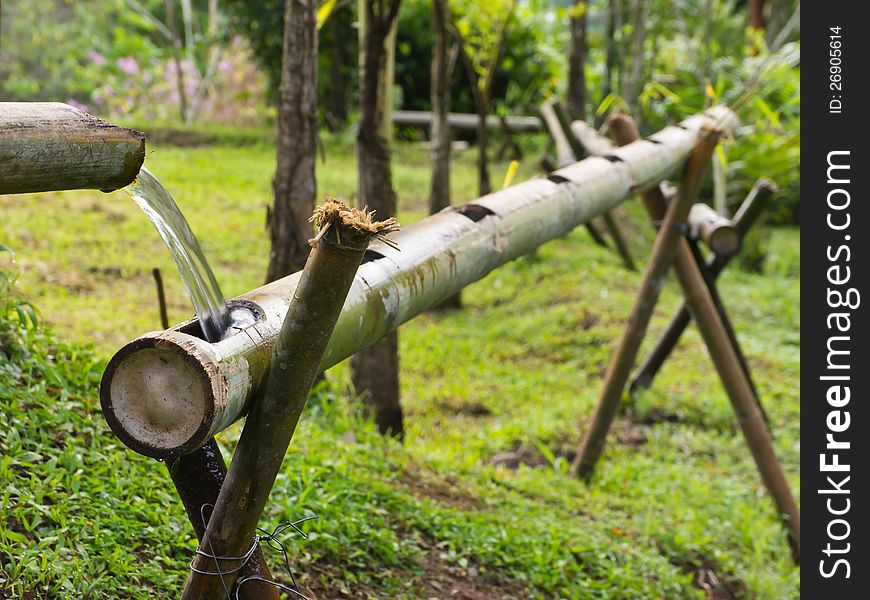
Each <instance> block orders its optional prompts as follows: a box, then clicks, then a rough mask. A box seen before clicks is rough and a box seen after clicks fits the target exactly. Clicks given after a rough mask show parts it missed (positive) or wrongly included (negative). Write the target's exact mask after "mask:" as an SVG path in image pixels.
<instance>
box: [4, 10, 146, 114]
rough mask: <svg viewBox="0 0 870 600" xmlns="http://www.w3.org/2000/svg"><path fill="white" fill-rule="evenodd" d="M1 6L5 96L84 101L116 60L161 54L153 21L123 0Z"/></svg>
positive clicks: (112, 68) (143, 59)
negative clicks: (144, 17) (149, 20)
mask: <svg viewBox="0 0 870 600" xmlns="http://www.w3.org/2000/svg"><path fill="white" fill-rule="evenodd" d="M152 3H153V4H156V2H152ZM159 4H162V2H161V3H159ZM0 11H2V15H0V28H2V30H0V40H2V43H0V99H3V100H37V99H38V100H59V101H65V100H66V99H68V98H72V99H74V100H76V101H79V102H88V101H89V100H90V94H91V91H92V90H93V89H94V88H95V87H97V86H98V85H99V81H100V79H101V76H102V75H103V74H104V73H105V72H106V70H108V71H113V70H115V69H117V68H118V67H117V66H116V65H115V60H116V59H118V58H122V57H128V56H135V57H137V59H138V60H140V61H142V62H147V61H149V60H151V59H152V58H155V57H157V56H159V55H160V49H159V47H158V44H157V38H156V37H155V35H154V31H153V26H151V25H150V24H149V23H148V22H147V21H145V20H144V19H143V18H142V17H141V16H140V15H139V14H137V13H135V12H133V11H131V10H129V9H128V8H126V7H125V4H124V2H123V0H108V1H100V0H77V1H75V2H71V1H66V0H26V1H25V0H11V1H10V0H6V1H4V2H3V3H2V4H0ZM94 56H99V57H100V58H99V59H98V60H97V61H95V60H94V59H93V57H94ZM104 66H105V69H104V68H103V67H104Z"/></svg>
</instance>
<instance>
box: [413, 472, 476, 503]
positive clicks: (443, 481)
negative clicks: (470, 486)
mask: <svg viewBox="0 0 870 600" xmlns="http://www.w3.org/2000/svg"><path fill="white" fill-rule="evenodd" d="M401 482H402V483H403V484H404V486H405V487H406V489H407V490H408V492H409V493H410V494H411V495H412V496H414V497H415V498H429V499H431V500H434V501H435V502H437V503H438V504H441V505H442V506H447V507H450V508H455V509H456V510H463V511H472V510H483V509H485V508H486V504H484V502H483V500H481V499H480V498H478V497H477V496H474V495H473V494H471V493H470V492H469V491H468V490H465V489H463V488H462V487H461V485H460V484H459V480H458V479H457V478H456V477H454V476H452V475H447V476H446V477H444V478H440V477H438V476H435V475H432V476H430V475H429V474H427V473H426V472H425V471H420V472H419V473H412V472H410V471H402V474H401Z"/></svg>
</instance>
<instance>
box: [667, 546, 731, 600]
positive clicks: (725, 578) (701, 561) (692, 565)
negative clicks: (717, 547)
mask: <svg viewBox="0 0 870 600" xmlns="http://www.w3.org/2000/svg"><path fill="white" fill-rule="evenodd" d="M659 552H661V553H662V554H663V555H665V556H666V557H667V558H668V560H669V561H670V562H671V564H673V565H674V566H676V567H679V568H680V570H681V571H683V572H684V573H688V574H691V575H692V585H693V586H695V587H696V588H698V589H699V590H703V591H704V599H705V600H742V599H744V598H746V597H747V593H746V592H747V590H746V584H745V583H744V582H743V581H741V580H740V579H737V578H736V577H733V576H731V575H729V574H728V573H723V572H721V571H720V570H719V567H718V565H717V564H716V562H715V561H713V560H711V559H709V558H706V557H703V556H702V557H699V558H697V559H692V560H682V561H681V560H677V559H675V558H674V557H672V556H669V555H668V553H667V552H666V551H665V550H664V549H662V548H659Z"/></svg>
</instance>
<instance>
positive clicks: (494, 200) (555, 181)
mask: <svg viewBox="0 0 870 600" xmlns="http://www.w3.org/2000/svg"><path fill="white" fill-rule="evenodd" d="M735 121H736V118H735V117H734V115H733V113H731V111H730V110H728V109H726V108H724V107H716V108H713V109H710V110H708V111H706V112H705V113H703V114H699V115H696V116H693V117H690V118H688V119H686V120H684V121H683V122H682V123H680V124H679V125H675V126H671V127H667V128H665V129H663V130H662V131H660V132H658V133H657V134H655V135H654V136H652V137H651V138H650V139H649V140H641V141H638V142H635V143H633V144H630V145H628V146H625V147H623V148H619V149H615V150H614V151H613V152H612V153H611V154H609V155H608V156H606V157H592V158H587V159H585V160H583V161H580V162H578V163H575V164H573V165H569V166H567V167H565V168H562V169H559V170H557V171H555V172H554V173H552V174H551V175H550V177H549V178H547V179H535V180H531V181H527V182H524V183H521V184H518V185H515V186H513V187H511V188H508V189H505V190H501V191H498V192H495V193H492V194H489V195H487V196H484V197H482V198H478V199H477V200H474V201H472V202H470V203H468V204H465V205H462V206H458V207H451V208H448V209H446V210H444V211H442V212H440V213H438V214H436V215H433V216H431V217H429V218H427V219H424V220H422V221H420V222H418V223H415V224H413V225H411V226H410V227H407V228H405V229H404V230H403V231H401V232H399V233H397V234H395V235H394V236H393V238H392V239H394V240H395V242H396V243H397V244H399V246H400V247H401V251H399V250H397V249H395V248H393V247H391V246H390V245H387V244H384V243H380V242H375V243H373V244H372V246H371V247H370V248H369V250H368V251H367V252H366V258H365V259H364V260H363V263H364V264H363V265H362V266H361V268H360V270H359V272H358V274H357V276H356V277H355V279H354V281H353V284H352V286H351V289H350V292H349V295H348V299H347V301H346V302H345V304H344V308H343V309H342V312H341V315H340V316H339V319H338V323H337V324H336V327H335V331H334V332H333V335H332V337H331V339H330V341H329V344H328V346H327V349H326V355H325V357H324V359H323V361H322V363H321V366H320V368H321V370H324V369H327V368H329V367H330V366H332V365H335V364H336V363H338V362H340V361H341V360H343V359H344V358H346V357H348V356H350V355H351V354H353V353H354V352H356V351H357V350H359V349H361V348H364V347H366V346H368V345H370V344H372V343H374V342H376V341H378V340H379V339H381V338H382V337H383V336H384V335H385V334H386V333H388V332H389V331H392V330H393V329H395V328H396V327H398V326H399V325H401V324H402V323H405V322H406V321H408V320H410V319H412V318H413V317H415V316H416V315H418V314H420V313H422V312H424V311H426V310H427V309H429V308H431V307H433V306H436V305H437V304H438V303H440V302H442V301H443V300H444V299H445V298H447V297H449V296H451V295H452V294H455V293H456V292H458V291H459V290H461V289H462V288H463V287H465V286H466V285H468V284H470V283H472V282H474V281H477V280H479V279H481V278H482V277H484V276H485V275H486V274H487V273H489V272H490V271H492V270H493V269H495V268H497V267H499V266H501V265H503V264H504V263H506V262H508V261H510V260H512V259H514V258H517V257H519V256H522V255H523V254H526V253H528V252H530V251H531V250H533V249H534V248H536V247H537V246H539V245H541V244H543V243H545V242H547V241H549V240H552V239H555V238H557V237H560V236H562V235H564V234H566V233H568V232H569V231H571V230H572V229H574V228H575V227H577V226H578V225H582V224H584V223H586V222H588V221H589V220H590V219H592V218H593V217H595V216H597V215H600V214H602V213H603V212H605V211H607V210H609V209H611V208H613V207H615V206H617V205H618V204H620V203H621V202H623V201H625V200H626V199H627V198H629V197H630V196H632V195H634V194H636V193H638V192H640V191H643V190H644V189H647V188H649V187H651V186H654V185H657V184H658V183H659V182H660V181H662V180H663V179H664V178H665V177H667V176H668V175H670V174H671V173H672V172H673V171H674V170H675V169H677V168H679V166H680V165H681V163H682V161H683V160H684V159H685V157H686V156H688V154H689V152H690V151H691V150H692V149H693V147H694V146H695V145H696V143H697V142H698V140H699V134H700V132H701V131H702V130H703V129H705V128H709V127H720V128H729V127H731V126H733V125H734V123H735ZM298 280H299V273H297V274H294V275H290V276H289V277H285V278H283V279H280V280H278V281H275V282H273V283H270V284H268V285H265V286H263V287H261V288H259V289H257V290H254V291H252V292H249V293H247V294H244V295H242V296H240V297H239V298H236V299H234V300H231V301H230V302H229V303H228V305H229V306H230V307H231V308H232V307H245V308H247V309H248V310H250V311H251V312H252V313H253V314H254V315H255V318H256V322H254V323H253V324H251V325H249V326H246V327H238V328H235V329H232V330H231V331H230V332H228V335H227V336H226V337H225V338H224V339H222V340H220V341H218V342H215V343H209V342H208V341H206V340H205V339H203V334H202V330H201V328H200V327H199V324H198V323H197V322H196V321H190V322H187V323H183V324H181V325H179V326H177V327H174V328H172V329H170V330H167V331H162V332H154V333H149V334H146V335H144V336H142V337H140V338H138V339H136V340H134V341H132V342H131V343H129V344H128V345H127V346H125V347H123V348H122V349H121V350H120V351H119V352H118V353H117V354H116V355H115V356H114V357H113V358H112V360H111V361H110V362H109V365H108V367H107V369H106V372H105V374H104V377H103V382H102V385H101V391H100V396H101V402H102V405H103V410H104V414H105V416H106V419H107V420H108V422H109V425H110V426H111V428H112V430H113V431H114V432H115V433H116V435H118V437H119V438H120V439H121V440H122V441H123V442H124V443H125V444H127V445H128V446H130V447H131V448H133V449H134V450H136V451H137V452H140V453H142V454H145V455H148V456H152V457H155V458H162V459H173V458H175V457H178V456H181V455H183V454H186V453H189V452H192V451H194V450H196V449H198V448H200V447H202V446H203V444H205V443H206V442H207V441H208V440H209V439H210V438H211V437H212V436H214V435H215V434H216V433H218V432H220V431H222V430H223V429H225V428H226V427H227V426H229V425H230V424H231V423H233V422H234V421H235V420H237V419H238V418H240V417H241V416H243V415H244V414H245V412H246V410H247V407H248V404H249V402H250V400H251V398H252V397H253V394H254V391H255V390H256V389H257V387H258V385H259V383H260V382H261V380H262V379H263V376H264V375H265V373H266V371H267V368H268V363H269V357H270V355H271V351H272V348H273V346H274V344H275V342H276V339H277V337H278V332H279V330H280V327H281V323H282V322H283V320H284V317H285V315H286V313H287V307H288V304H289V302H290V299H291V298H292V297H293V294H294V290H295V289H296V285H297V283H298Z"/></svg>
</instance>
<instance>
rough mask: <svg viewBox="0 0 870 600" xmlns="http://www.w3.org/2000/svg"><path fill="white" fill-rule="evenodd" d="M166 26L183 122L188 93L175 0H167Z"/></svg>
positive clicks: (182, 120)
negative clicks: (186, 90) (185, 84)
mask: <svg viewBox="0 0 870 600" xmlns="http://www.w3.org/2000/svg"><path fill="white" fill-rule="evenodd" d="M165 5H166V27H167V29H168V30H169V34H170V36H171V37H170V40H169V43H170V44H171V45H172V62H173V64H174V65H175V88H176V90H177V91H178V110H179V113H180V115H179V116H180V117H181V122H182V123H184V122H186V121H187V93H186V92H185V86H184V69H183V68H182V67H183V65H182V62H181V38H180V37H179V35H178V26H177V25H176V22H175V4H174V2H173V0H165Z"/></svg>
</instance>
